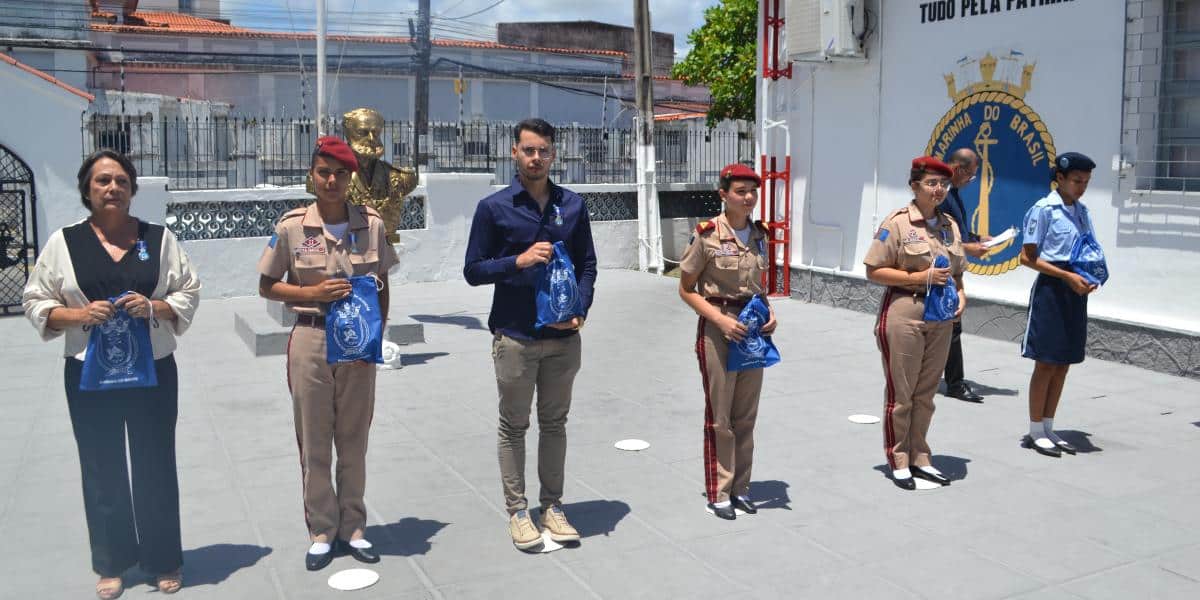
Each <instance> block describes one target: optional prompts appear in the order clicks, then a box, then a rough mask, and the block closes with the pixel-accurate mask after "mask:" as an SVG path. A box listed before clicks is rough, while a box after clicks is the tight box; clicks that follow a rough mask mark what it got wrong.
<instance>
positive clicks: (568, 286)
mask: <svg viewBox="0 0 1200 600" xmlns="http://www.w3.org/2000/svg"><path fill="white" fill-rule="evenodd" d="M562 266H563V265H559V267H560V268H557V269H552V270H551V272H550V309H551V310H553V311H554V312H555V313H556V314H558V315H569V314H570V313H571V312H572V311H573V310H574V308H575V302H576V301H577V300H578V298H579V284H578V283H577V282H576V281H575V278H574V277H573V275H572V273H571V270H570V269H566V268H562Z"/></svg>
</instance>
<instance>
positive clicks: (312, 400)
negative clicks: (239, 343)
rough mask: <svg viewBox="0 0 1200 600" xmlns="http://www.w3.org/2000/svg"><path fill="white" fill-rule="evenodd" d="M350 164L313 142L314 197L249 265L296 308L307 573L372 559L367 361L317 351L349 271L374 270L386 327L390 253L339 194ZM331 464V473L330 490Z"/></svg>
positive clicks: (291, 356) (369, 215)
mask: <svg viewBox="0 0 1200 600" xmlns="http://www.w3.org/2000/svg"><path fill="white" fill-rule="evenodd" d="M357 168H358V160H357V159H356V157H355V156H354V152H353V151H352V150H351V149H350V146H349V145H347V144H346V142H344V141H342V139H341V138H337V137H333V136H324V137H321V138H320V139H318V140H317V144H316V147H315V148H313V154H312V167H311V169H310V170H309V176H310V177H311V178H312V183H313V193H315V194H316V196H317V200H316V202H313V203H312V204H310V205H308V206H307V207H304V208H297V209H295V210H293V211H291V212H288V213H287V214H285V215H283V217H282V218H281V219H280V220H279V223H278V225H276V226H275V235H273V236H271V241H270V242H268V243H267V247H266V248H265V249H264V250H263V255H262V258H261V259H259V262H258V272H259V283H258V292H259V294H260V295H262V296H263V297H264V298H268V299H271V300H278V301H281V302H284V303H285V304H286V305H287V307H288V308H289V309H290V310H291V311H292V312H294V313H296V325H295V327H294V328H292V334H291V337H290V339H289V340H288V356H287V367H288V368H287V377H288V381H287V383H288V389H289V391H290V392H291V394H292V408H293V412H294V414H295V419H296V439H297V441H298V442H299V444H300V468H301V475H302V478H303V485H304V515H305V522H306V523H307V525H308V531H309V536H310V541H311V542H312V545H311V546H310V547H309V549H308V552H307V553H306V554H305V561H304V563H305V566H306V567H307V568H308V570H310V571H315V570H318V569H321V568H324V567H325V566H326V565H328V564H329V562H330V561H331V560H332V559H333V556H334V554H335V553H341V554H349V555H350V556H353V557H354V558H355V559H356V560H359V561H361V562H367V563H374V562H378V561H379V555H378V554H377V553H376V552H375V551H374V550H373V549H372V547H371V543H370V542H368V541H367V540H366V539H364V538H363V531H364V529H365V528H366V522H367V510H366V506H365V504H364V503H363V492H364V490H365V488H366V459H367V433H368V431H369V430H370V427H371V417H372V415H373V414H374V412H375V365H374V364H371V363H369V362H364V361H358V362H348V363H337V364H330V363H329V362H327V360H326V348H325V342H326V340H325V311H326V310H327V308H328V306H329V303H330V302H333V301H334V300H340V299H342V298H345V297H346V296H348V295H350V281H349V280H348V277H351V276H355V275H375V276H376V277H377V278H378V280H379V281H381V282H382V286H383V287H382V288H381V289H380V290H379V308H380V312H381V313H382V316H383V321H384V330H385V331H386V328H387V324H386V323H387V313H388V286H387V280H388V269H391V268H392V267H393V266H394V265H395V264H396V263H397V261H398V258H397V257H396V250H395V248H394V247H392V245H391V244H389V243H388V242H387V233H388V232H387V231H386V228H385V227H384V225H383V218H382V217H380V216H379V213H377V212H375V209H373V208H370V207H366V206H358V205H354V204H351V203H350V202H349V201H347V199H346V189H347V187H348V186H349V184H350V174H351V173H352V172H353V171H355V170H356V169H357ZM335 444H336V445H337V464H336V466H335V465H334V463H333V448H332V446H333V445H335ZM331 469H332V470H333V472H336V474H337V487H336V489H335V487H334V481H333V477H332V476H331Z"/></svg>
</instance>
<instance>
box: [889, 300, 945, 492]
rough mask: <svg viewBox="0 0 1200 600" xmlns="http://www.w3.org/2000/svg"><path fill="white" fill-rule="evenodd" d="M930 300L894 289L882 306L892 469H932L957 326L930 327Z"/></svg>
mask: <svg viewBox="0 0 1200 600" xmlns="http://www.w3.org/2000/svg"><path fill="white" fill-rule="evenodd" d="M924 316H925V299H924V298H923V297H920V296H914V295H913V293H912V292H904V291H903V290H898V289H895V288H888V289H887V291H886V292H885V293H884V295H883V302H882V303H881V304H880V311H879V317H878V320H877V321H876V325H875V341H876V343H877V344H878V346H879V352H880V354H881V355H882V358H883V376H884V379H885V388H884V399H885V405H884V417H883V446H884V451H885V453H886V455H887V461H888V466H890V467H891V468H892V469H907V468H908V467H909V466H910V465H912V466H918V467H928V466H930V463H929V455H930V450H929V444H928V442H926V441H925V436H926V434H927V433H928V432H929V424H930V422H931V421H932V420H933V411H934V406H933V396H934V394H935V393H937V387H938V381H940V380H941V376H942V375H941V374H942V370H943V369H944V368H945V366H946V357H947V356H948V355H949V354H950V337H951V336H952V335H953V330H954V323H953V321H935V322H928V323H927V322H925V320H924Z"/></svg>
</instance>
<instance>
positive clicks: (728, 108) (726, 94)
mask: <svg viewBox="0 0 1200 600" xmlns="http://www.w3.org/2000/svg"><path fill="white" fill-rule="evenodd" d="M757 25H758V0H721V4H719V5H717V6H713V7H710V8H708V9H706V10H705V11H704V25H702V26H701V27H700V28H699V29H695V30H693V31H692V32H691V33H689V34H688V41H689V42H691V44H692V51H691V52H688V55H687V57H686V58H684V59H683V61H682V62H680V63H678V64H676V65H675V67H674V69H672V71H671V74H672V75H674V76H675V77H676V78H678V79H681V80H683V82H684V83H686V84H688V85H705V86H708V89H709V93H710V94H711V95H712V99H713V103H712V107H711V108H710V109H709V111H708V125H709V127H712V126H713V125H716V124H717V122H718V121H720V120H722V119H745V120H747V121H753V120H754V99H755V88H756V87H757V85H756V82H755V74H754V69H755V52H756V48H757V38H758V29H757Z"/></svg>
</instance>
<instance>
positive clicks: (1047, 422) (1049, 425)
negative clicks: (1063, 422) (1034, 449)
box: [1042, 417, 1066, 444]
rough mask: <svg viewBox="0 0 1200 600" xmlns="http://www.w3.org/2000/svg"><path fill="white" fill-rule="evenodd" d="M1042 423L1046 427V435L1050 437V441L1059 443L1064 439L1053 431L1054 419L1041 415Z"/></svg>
mask: <svg viewBox="0 0 1200 600" xmlns="http://www.w3.org/2000/svg"><path fill="white" fill-rule="evenodd" d="M1042 425H1044V426H1045V427H1046V437H1048V438H1050V441H1051V442H1054V443H1055V444H1060V443H1062V442H1065V441H1066V440H1064V439H1062V438H1060V437H1058V434H1056V433H1054V419H1053V418H1049V417H1043V418H1042Z"/></svg>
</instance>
